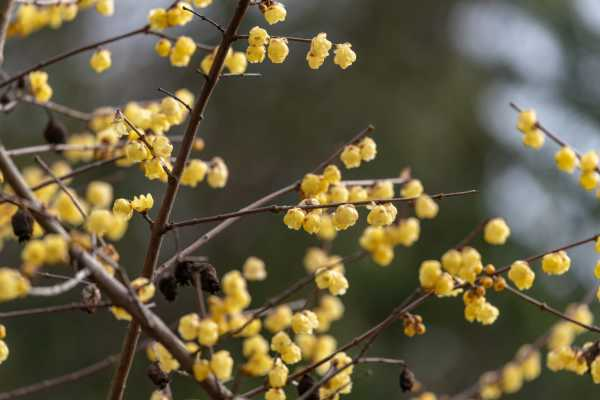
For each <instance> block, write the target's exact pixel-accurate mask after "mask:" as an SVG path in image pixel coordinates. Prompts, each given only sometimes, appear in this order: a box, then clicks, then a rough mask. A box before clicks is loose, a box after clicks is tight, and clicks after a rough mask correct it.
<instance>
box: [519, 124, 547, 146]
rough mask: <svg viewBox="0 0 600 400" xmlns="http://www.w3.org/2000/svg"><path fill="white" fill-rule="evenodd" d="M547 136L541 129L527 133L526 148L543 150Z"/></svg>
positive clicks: (524, 139) (524, 141) (525, 138)
mask: <svg viewBox="0 0 600 400" xmlns="http://www.w3.org/2000/svg"><path fill="white" fill-rule="evenodd" d="M544 141H545V136H544V133H543V132H542V131H540V130H539V129H535V128H534V129H532V130H530V131H527V132H525V134H524V135H523V144H524V145H525V146H528V147H531V148H532V149H534V150H538V149H540V148H542V146H543V145H544Z"/></svg>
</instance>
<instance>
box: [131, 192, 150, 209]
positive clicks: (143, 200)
mask: <svg viewBox="0 0 600 400" xmlns="http://www.w3.org/2000/svg"><path fill="white" fill-rule="evenodd" d="M152 206H154V199H153V198H152V195H151V194H150V193H148V194H145V195H143V194H141V195H139V196H135V197H134V198H133V200H132V201H131V208H133V209H134V210H135V211H137V212H139V213H144V212H147V211H148V210H150V209H151V208H152Z"/></svg>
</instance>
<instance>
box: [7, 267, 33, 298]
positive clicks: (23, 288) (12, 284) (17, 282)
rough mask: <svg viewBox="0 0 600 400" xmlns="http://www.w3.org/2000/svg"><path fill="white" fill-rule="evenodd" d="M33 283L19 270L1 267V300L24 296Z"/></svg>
mask: <svg viewBox="0 0 600 400" xmlns="http://www.w3.org/2000/svg"><path fill="white" fill-rule="evenodd" d="M30 288H31V285H30V283H29V280H28V279H27V278H25V277H24V276H23V275H21V273H20V272H19V271H16V270H14V269H11V268H5V267H2V268H0V302H4V301H9V300H13V299H16V298H18V297H24V296H26V295H27V293H29V289H30Z"/></svg>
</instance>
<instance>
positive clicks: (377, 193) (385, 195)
mask: <svg viewBox="0 0 600 400" xmlns="http://www.w3.org/2000/svg"><path fill="white" fill-rule="evenodd" d="M392 197H394V184H393V183H392V182H391V181H388V180H385V181H378V182H377V183H376V184H375V185H374V186H372V187H371V188H370V192H369V199H371V200H382V199H391V198H392Z"/></svg>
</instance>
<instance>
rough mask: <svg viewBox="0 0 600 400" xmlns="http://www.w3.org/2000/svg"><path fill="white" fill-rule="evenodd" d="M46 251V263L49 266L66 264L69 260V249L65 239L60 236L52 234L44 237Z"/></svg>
mask: <svg viewBox="0 0 600 400" xmlns="http://www.w3.org/2000/svg"><path fill="white" fill-rule="evenodd" d="M44 247H45V251H46V255H45V261H46V262H47V263H48V264H58V263H61V262H66V261H67V259H68V258H69V247H68V244H67V241H66V240H65V238H64V237H62V236H61V235H59V234H55V233H50V234H48V235H46V236H45V237H44Z"/></svg>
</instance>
